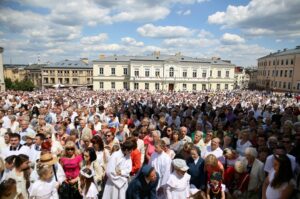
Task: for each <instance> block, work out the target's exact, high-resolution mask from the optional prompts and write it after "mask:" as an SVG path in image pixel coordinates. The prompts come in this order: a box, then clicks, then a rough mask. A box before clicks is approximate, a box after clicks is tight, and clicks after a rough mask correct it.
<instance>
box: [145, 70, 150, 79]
mask: <svg viewBox="0 0 300 199" xmlns="http://www.w3.org/2000/svg"><path fill="white" fill-rule="evenodd" d="M149 76H150V70H149V69H145V77H149Z"/></svg>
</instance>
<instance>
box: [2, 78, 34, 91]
mask: <svg viewBox="0 0 300 199" xmlns="http://www.w3.org/2000/svg"><path fill="white" fill-rule="evenodd" d="M4 81H5V87H6V89H7V90H16V91H33V89H34V84H33V82H32V81H30V80H29V79H24V80H22V81H18V80H16V81H12V80H11V79H10V78H5V80H4Z"/></svg>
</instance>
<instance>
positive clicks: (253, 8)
mask: <svg viewBox="0 0 300 199" xmlns="http://www.w3.org/2000/svg"><path fill="white" fill-rule="evenodd" d="M299 9H300V1H294V0H264V1H261V0H252V1H250V2H249V4H248V5H246V6H232V5H229V6H228V7H227V9H226V11H224V12H220V11H219V12H216V13H214V14H212V15H210V16H209V17H208V22H209V23H210V24H219V25H222V28H241V29H242V30H243V31H244V32H245V33H248V34H249V35H253V36H259V35H274V36H275V35H276V36H280V37H287V36H288V37H300V34H299V29H300V12H299Z"/></svg>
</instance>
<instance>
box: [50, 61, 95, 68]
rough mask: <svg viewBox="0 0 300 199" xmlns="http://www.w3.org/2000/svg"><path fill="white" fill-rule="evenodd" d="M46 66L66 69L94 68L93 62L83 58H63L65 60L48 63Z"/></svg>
mask: <svg viewBox="0 0 300 199" xmlns="http://www.w3.org/2000/svg"><path fill="white" fill-rule="evenodd" d="M44 68H64V69H68V68H78V69H80V68H84V69H87V68H88V69H92V68H93V66H92V64H88V63H86V62H84V61H83V60H68V59H66V60H63V61H59V62H55V63H49V64H47V65H45V66H44Z"/></svg>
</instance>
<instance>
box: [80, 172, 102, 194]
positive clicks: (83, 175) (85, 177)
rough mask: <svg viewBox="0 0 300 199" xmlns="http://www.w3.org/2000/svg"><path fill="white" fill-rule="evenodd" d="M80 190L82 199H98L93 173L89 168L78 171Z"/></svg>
mask: <svg viewBox="0 0 300 199" xmlns="http://www.w3.org/2000/svg"><path fill="white" fill-rule="evenodd" d="M80 190H81V195H82V196H83V199H98V190H97V187H96V185H95V183H94V173H93V172H92V170H91V169H89V168H84V169H82V170H81V171H80Z"/></svg>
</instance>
